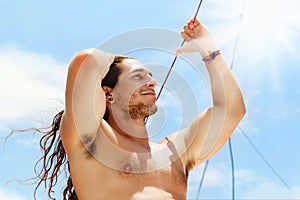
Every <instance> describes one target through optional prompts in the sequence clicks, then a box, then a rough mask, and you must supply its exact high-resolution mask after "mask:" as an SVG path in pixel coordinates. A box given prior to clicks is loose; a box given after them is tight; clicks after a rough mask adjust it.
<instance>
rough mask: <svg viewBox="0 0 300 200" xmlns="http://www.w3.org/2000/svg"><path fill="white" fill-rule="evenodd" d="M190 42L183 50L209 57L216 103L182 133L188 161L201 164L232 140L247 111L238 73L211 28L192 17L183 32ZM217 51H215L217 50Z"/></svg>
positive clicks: (207, 66) (214, 101) (180, 50)
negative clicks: (225, 59)
mask: <svg viewBox="0 0 300 200" xmlns="http://www.w3.org/2000/svg"><path fill="white" fill-rule="evenodd" d="M181 35H182V36H183V38H184V39H185V40H186V41H187V44H186V45H185V46H183V47H182V48H179V49H178V52H177V53H178V54H179V53H182V52H199V53H200V54H201V56H202V58H205V59H206V60H207V61H206V62H205V65H206V68H207V71H208V73H209V77H210V85H211V93H212V99H213V106H212V107H211V108H208V109H207V110H205V111H204V112H202V113H201V114H200V115H199V116H198V117H197V118H196V119H195V120H194V121H193V122H192V123H191V125H190V126H189V127H188V128H187V129H185V130H183V132H182V133H181V134H182V136H179V137H183V138H182V139H184V140H185V141H186V142H185V143H186V144H187V152H186V155H187V156H186V158H187V160H186V162H189V161H193V162H194V163H195V165H194V166H193V167H195V166H196V165H197V164H200V163H201V162H203V161H205V160H207V159H209V158H210V157H211V156H212V155H214V154H215V153H216V152H217V151H218V150H219V149H220V148H221V147H222V146H223V145H224V144H225V143H226V141H227V140H228V139H229V137H230V136H231V134H232V132H233V131H234V129H235V128H236V126H237V125H238V123H239V121H240V120H241V119H242V117H243V116H244V114H245V105H244V101H243V97H242V93H241V91H240V88H239V86H238V83H237V81H236V79H235V78H234V75H233V74H232V72H231V70H230V68H229V67H228V65H227V64H226V62H225V61H224V58H223V57H222V55H221V54H219V52H217V48H216V45H215V44H214V41H213V38H212V36H211V34H210V32H209V30H208V29H207V28H206V27H205V26H204V25H203V24H201V23H200V22H199V21H198V20H197V19H195V21H194V20H193V19H192V20H190V21H189V23H188V24H187V25H186V26H185V27H184V31H183V32H182V33H181ZM213 52H215V53H213Z"/></svg>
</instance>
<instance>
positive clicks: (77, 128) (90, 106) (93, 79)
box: [61, 49, 114, 150]
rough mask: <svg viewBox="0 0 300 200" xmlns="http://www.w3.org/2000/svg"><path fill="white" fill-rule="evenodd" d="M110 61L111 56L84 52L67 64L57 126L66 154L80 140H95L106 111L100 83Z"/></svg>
mask: <svg viewBox="0 0 300 200" xmlns="http://www.w3.org/2000/svg"><path fill="white" fill-rule="evenodd" d="M113 59H114V57H113V56H112V55H109V54H106V53H104V52H103V51H100V50H98V49H87V50H83V51H81V52H79V53H78V54H77V55H76V56H75V57H74V59H73V60H72V62H71V63H70V66H69V70H68V77H67V84H66V92H65V111H64V115H63V118H62V125H61V136H62V139H63V142H64V145H65V148H66V149H67V150H68V149H69V148H71V147H72V146H73V145H78V144H80V142H81V140H82V139H84V138H89V140H93V139H94V138H95V137H96V133H97V130H98V127H99V123H100V120H102V118H103V115H104V112H105V108H106V101H105V95H104V92H103V90H102V88H101V80H102V79H103V77H104V76H105V75H106V73H107V71H108V70H109V66H110V64H111V63H112V62H113ZM79 136H80V137H79ZM86 136H87V137H86ZM80 139H81V140H80Z"/></svg>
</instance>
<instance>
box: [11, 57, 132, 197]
mask: <svg viewBox="0 0 300 200" xmlns="http://www.w3.org/2000/svg"><path fill="white" fill-rule="evenodd" d="M124 59H132V58H129V57H126V56H116V57H115V59H114V62H113V63H112V64H111V66H110V69H109V71H108V73H107V75H106V76H105V77H104V78H103V80H102V82H101V84H102V86H108V87H110V88H114V87H115V85H116V84H117V82H118V77H119V74H120V73H121V68H120V67H118V64H119V63H121V62H122V61H123V60H124ZM63 113H64V110H62V111H60V112H58V113H57V114H56V115H55V117H54V118H53V121H52V124H51V126H50V127H49V128H48V131H46V132H45V131H41V129H36V128H34V130H36V131H38V132H41V133H43V136H42V137H41V139H40V148H41V150H42V156H41V157H40V158H39V159H38V160H37V162H36V164H35V167H34V172H35V175H36V176H35V177H34V178H32V179H29V180H35V183H37V185H36V187H35V189H34V194H33V196H34V199H36V192H37V190H38V189H39V187H40V186H41V185H42V184H43V185H44V187H45V191H47V195H48V197H49V198H50V199H52V200H55V198H54V197H53V192H54V187H55V185H56V184H57V183H58V178H59V176H60V175H61V171H62V169H64V171H65V174H66V176H67V179H68V180H67V183H66V187H65V188H64V190H63V200H78V197H77V195H76V192H75V189H74V186H73V183H72V177H71V174H70V166H69V162H68V158H67V154H66V151H65V149H64V146H63V144H62V140H61V136H60V134H59V129H60V123H61V119H62V116H63ZM107 115H108V111H107V109H106V112H105V115H104V117H103V118H104V119H105V120H106V118H107ZM28 130H32V129H28ZM23 131H24V130H23ZM25 131H26V130H25ZM15 132H18V131H15ZM10 135H11V134H10ZM40 165H41V166H42V167H41V169H38V166H40ZM25 181H27V180H25Z"/></svg>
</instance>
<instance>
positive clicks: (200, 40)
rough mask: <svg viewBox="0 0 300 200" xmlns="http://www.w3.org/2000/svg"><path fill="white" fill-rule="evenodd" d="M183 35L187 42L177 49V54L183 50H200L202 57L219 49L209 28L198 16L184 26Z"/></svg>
mask: <svg viewBox="0 0 300 200" xmlns="http://www.w3.org/2000/svg"><path fill="white" fill-rule="evenodd" d="M181 36H182V37H183V39H184V40H185V41H186V43H185V44H184V45H183V46H182V47H180V48H178V49H177V51H176V54H177V56H179V54H181V53H182V52H199V53H200V54H201V55H202V57H205V56H207V55H209V54H210V53H212V52H213V51H216V50H217V48H216V45H215V43H214V41H213V37H212V35H211V34H210V32H209V30H208V28H207V27H206V26H205V25H203V24H202V23H201V22H199V21H198V20H197V19H196V18H192V19H190V21H189V22H188V23H187V24H186V25H185V26H184V27H183V30H182V32H181Z"/></svg>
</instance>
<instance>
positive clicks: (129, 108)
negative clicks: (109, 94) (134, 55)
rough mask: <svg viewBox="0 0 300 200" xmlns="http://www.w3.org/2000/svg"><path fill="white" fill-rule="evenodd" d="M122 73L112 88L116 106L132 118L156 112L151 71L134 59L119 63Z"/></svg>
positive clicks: (153, 81) (154, 83)
mask: <svg viewBox="0 0 300 200" xmlns="http://www.w3.org/2000/svg"><path fill="white" fill-rule="evenodd" d="M119 67H120V68H121V70H122V73H121V74H120V75H119V80H118V83H117V85H116V86H115V88H114V90H113V96H114V98H115V99H116V102H115V104H117V105H116V106H120V107H121V108H122V110H123V111H125V112H127V113H128V114H129V115H130V117H131V118H132V119H139V118H145V117H147V116H149V115H152V114H154V113H155V112H156V110H157V107H156V105H155V102H156V93H155V91H154V87H155V86H156V82H155V80H154V79H153V78H152V74H151V72H150V71H149V70H148V69H147V68H145V67H144V66H143V65H142V64H141V63H140V62H138V61H137V60H135V59H125V60H124V61H123V62H122V63H120V64H119Z"/></svg>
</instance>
